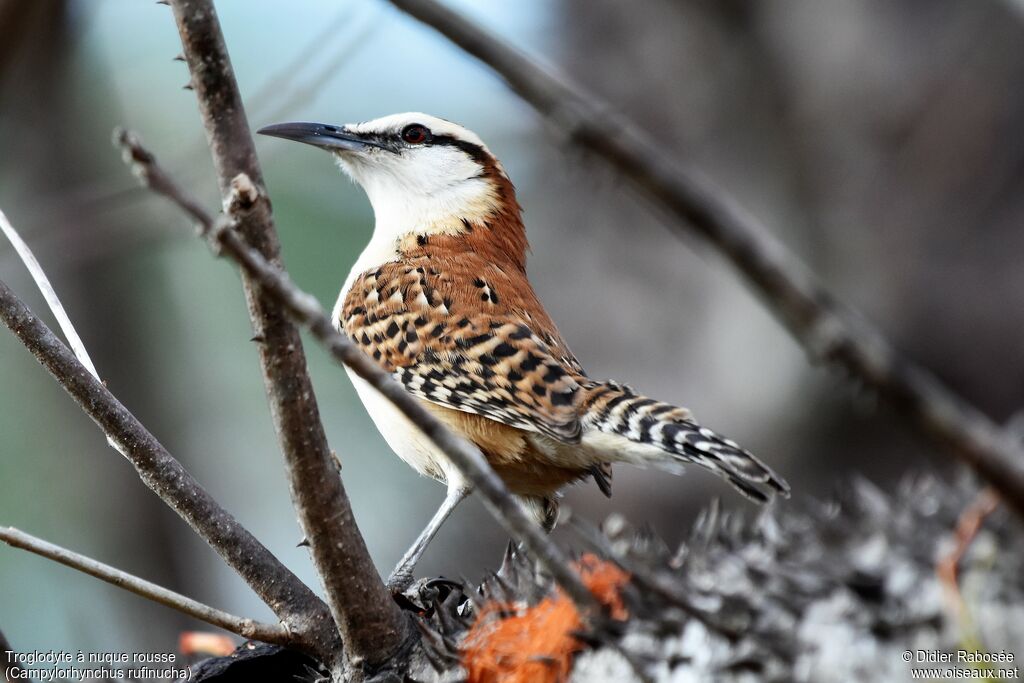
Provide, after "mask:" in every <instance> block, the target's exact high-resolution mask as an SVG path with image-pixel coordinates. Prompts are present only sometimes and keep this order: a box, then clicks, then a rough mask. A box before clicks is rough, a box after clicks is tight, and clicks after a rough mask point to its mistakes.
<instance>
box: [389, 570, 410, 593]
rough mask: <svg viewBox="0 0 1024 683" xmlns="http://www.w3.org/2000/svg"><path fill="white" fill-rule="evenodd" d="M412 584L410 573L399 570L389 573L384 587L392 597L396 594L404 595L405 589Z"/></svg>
mask: <svg viewBox="0 0 1024 683" xmlns="http://www.w3.org/2000/svg"><path fill="white" fill-rule="evenodd" d="M412 582H413V576H412V572H411V571H409V570H408V569H404V568H401V569H396V570H395V571H393V572H391V576H389V577H388V580H387V583H386V585H387V587H388V590H389V591H391V593H392V594H393V595H397V594H398V593H404V592H405V589H406V588H408V587H409V586H411V585H412Z"/></svg>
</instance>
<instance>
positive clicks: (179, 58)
mask: <svg viewBox="0 0 1024 683" xmlns="http://www.w3.org/2000/svg"><path fill="white" fill-rule="evenodd" d="M171 61H172V62H184V61H185V55H183V54H181V53H178V54H176V55H174V57H173V58H172V59H171Z"/></svg>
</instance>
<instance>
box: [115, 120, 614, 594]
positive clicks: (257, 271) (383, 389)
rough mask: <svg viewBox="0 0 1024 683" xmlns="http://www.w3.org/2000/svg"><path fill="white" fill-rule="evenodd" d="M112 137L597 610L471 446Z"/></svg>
mask: <svg viewBox="0 0 1024 683" xmlns="http://www.w3.org/2000/svg"><path fill="white" fill-rule="evenodd" d="M118 139H119V141H120V143H121V144H122V146H123V147H124V149H125V152H126V153H125V157H126V159H130V160H131V161H133V162H134V164H135V173H136V175H138V176H139V177H140V178H141V179H142V180H143V181H144V182H145V183H146V184H147V185H148V186H149V187H150V188H151V189H152V190H154V191H155V192H157V193H159V194H161V195H163V196H164V197H166V198H168V199H170V200H171V201H172V202H174V203H175V204H177V205H178V206H179V207H180V208H181V209H182V210H183V211H185V213H187V214H188V215H189V216H191V217H192V218H193V219H194V220H195V221H196V222H197V223H198V224H199V226H200V230H201V232H202V234H204V235H205V236H207V237H208V238H209V239H210V241H211V243H212V245H213V246H214V247H215V248H216V249H217V250H218V251H219V252H220V253H221V254H222V255H224V256H226V257H228V258H230V259H231V260H232V261H234V262H235V263H237V264H238V265H240V266H241V267H242V269H243V270H244V271H245V272H246V273H248V274H249V277H250V278H251V280H252V281H254V282H256V283H258V284H259V286H260V288H261V289H262V291H263V292H264V293H265V294H266V295H267V296H269V297H270V298H272V299H273V301H274V302H276V304H277V305H279V306H280V307H281V309H282V310H284V311H287V313H288V314H289V315H290V316H291V317H292V318H293V319H294V320H295V321H296V322H298V323H299V324H302V325H305V326H306V327H308V328H309V330H310V331H311V332H312V333H313V336H314V337H315V338H316V339H317V340H318V341H319V342H320V343H321V344H322V345H323V346H324V347H325V348H326V349H327V350H328V352H330V354H331V355H332V356H333V357H334V358H335V360H337V361H339V362H340V363H342V364H344V365H346V366H348V367H349V368H351V369H352V370H354V371H355V373H356V374H357V375H359V376H360V377H362V378H363V379H365V380H366V381H367V382H368V383H369V384H370V385H371V386H373V387H374V388H375V389H377V391H379V392H380V393H381V394H382V395H383V396H384V397H385V398H387V399H388V400H389V401H391V403H392V404H394V405H395V407H396V408H398V409H399V410H400V411H402V413H403V414H404V415H405V416H406V417H407V418H409V420H410V421H411V422H412V423H413V424H414V425H416V427H417V428H418V429H419V430H420V431H421V432H423V434H424V435H426V436H427V437H428V438H429V439H430V440H431V441H432V442H433V443H434V445H436V446H437V447H438V448H439V449H440V450H441V451H442V452H444V454H445V455H446V456H448V458H450V459H451V461H452V462H453V463H454V464H455V466H456V467H458V468H459V470H460V471H461V472H462V473H463V475H464V476H465V477H466V478H467V479H468V480H469V481H470V482H471V483H472V484H473V487H474V490H476V491H479V492H480V493H481V494H482V495H483V498H484V503H485V504H486V506H487V507H488V509H489V510H490V511H491V513H492V514H493V515H494V516H495V518H496V519H497V520H498V521H499V522H500V523H501V524H502V525H503V526H504V527H505V529H506V530H508V532H509V533H510V534H512V536H513V537H514V538H516V539H519V540H521V541H522V542H523V544H524V545H525V546H526V549H527V550H528V551H529V552H530V554H531V555H532V556H533V557H535V558H536V559H537V560H538V561H539V562H540V563H541V564H542V565H543V566H544V567H545V569H546V570H547V571H548V572H549V573H550V574H551V576H552V578H554V580H555V581H556V582H558V584H559V585H560V586H561V587H562V589H563V590H565V592H566V593H567V594H568V595H569V596H570V597H571V598H572V599H573V600H574V601H575V602H576V603H577V604H578V605H579V606H580V607H581V609H584V610H586V611H588V612H590V613H591V614H596V613H598V612H599V611H600V607H599V603H598V602H597V600H596V599H595V598H594V596H593V594H592V593H591V592H590V591H589V590H588V589H587V587H586V586H585V585H584V584H583V582H582V581H581V580H580V577H579V575H578V574H577V573H576V572H575V570H573V569H572V567H571V566H570V563H569V560H568V557H566V555H565V553H563V552H562V551H561V549H560V548H558V546H557V545H555V544H554V543H553V542H552V541H551V539H550V538H549V537H548V536H547V535H546V534H545V533H544V532H543V531H542V530H541V528H540V526H538V525H537V524H536V523H535V522H534V521H533V520H531V519H530V518H529V517H527V515H526V512H525V511H524V510H523V508H522V507H521V506H520V505H519V504H518V503H517V502H516V501H515V500H514V499H513V498H512V495H511V494H510V493H509V491H508V489H507V488H506V487H505V484H504V482H502V480H501V478H499V477H498V475H497V474H495V472H494V470H493V469H491V467H490V465H488V463H487V460H486V459H485V458H484V456H483V454H482V453H481V452H480V450H479V449H478V448H476V447H475V446H474V445H473V444H471V443H470V442H468V441H466V440H465V439H463V438H461V437H459V436H456V435H455V434H454V433H452V432H451V431H450V430H448V429H447V428H446V427H445V426H444V425H443V424H442V423H441V422H440V421H439V420H438V419H437V418H435V417H434V416H433V415H432V414H431V413H430V412H428V411H427V409H426V408H424V407H423V405H422V404H421V403H420V402H419V399H417V398H415V397H413V396H412V395H411V394H409V393H408V392H407V391H406V390H405V388H404V387H402V385H400V384H399V383H398V382H396V381H395V380H394V379H393V378H392V377H391V375H389V374H388V373H387V372H385V371H384V370H383V369H381V368H380V367H379V366H378V365H377V364H376V363H374V362H373V361H372V360H371V359H370V358H369V356H367V355H366V354H364V353H363V352H362V351H360V350H359V348H358V347H357V346H355V345H354V344H353V343H352V342H351V341H350V340H349V339H348V337H346V336H345V335H343V334H341V333H340V332H338V331H337V330H335V329H334V326H333V325H332V324H331V319H330V317H329V316H328V315H327V313H326V312H325V311H324V310H323V308H321V306H320V304H319V303H317V300H316V298H315V297H313V296H312V295H311V294H307V293H306V292H304V291H302V290H301V289H299V288H298V287H296V286H295V284H294V283H292V281H291V279H290V278H289V277H288V275H287V273H286V272H284V271H283V270H282V269H281V268H280V267H279V266H277V265H275V264H272V263H270V262H268V261H267V260H266V259H265V258H263V256H262V255H261V254H260V253H259V252H258V251H256V250H255V249H253V248H252V247H250V246H249V245H247V244H246V243H245V242H244V241H243V240H242V238H241V237H240V236H239V234H238V233H237V232H236V231H235V230H234V227H233V223H232V222H231V221H230V220H224V221H216V220H214V218H213V216H211V215H210V214H209V213H207V212H206V211H205V210H204V209H203V208H202V207H201V206H200V205H199V204H198V203H197V202H196V201H195V200H193V199H192V198H191V197H189V196H188V195H186V194H185V193H184V191H182V189H181V188H180V187H179V186H178V184H177V183H175V182H174V180H173V179H172V178H171V177H170V176H169V175H168V174H167V173H166V172H165V171H164V170H163V168H162V167H161V166H160V165H159V164H158V163H157V161H156V159H155V158H154V157H153V155H152V154H151V153H150V152H149V151H147V150H146V149H145V148H143V147H142V145H141V143H140V142H139V141H138V139H137V138H135V137H134V136H133V135H131V134H130V133H126V132H122V133H120V135H119V136H118ZM266 201H267V199H266V197H264V196H263V195H261V194H260V193H259V190H258V188H257V187H256V186H255V185H253V184H252V183H251V182H250V181H249V179H248V178H247V177H246V176H244V175H240V176H238V177H237V178H236V179H235V181H234V183H233V187H232V193H231V197H230V199H229V201H227V202H226V205H227V207H228V212H229V216H232V217H233V215H234V212H235V211H236V210H245V207H247V206H251V205H253V204H256V203H265V202H266Z"/></svg>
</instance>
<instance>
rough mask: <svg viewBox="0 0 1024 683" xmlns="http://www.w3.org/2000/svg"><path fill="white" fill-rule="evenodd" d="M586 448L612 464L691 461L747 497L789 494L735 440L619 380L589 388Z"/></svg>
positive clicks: (760, 499) (784, 485) (778, 479)
mask: <svg viewBox="0 0 1024 683" xmlns="http://www.w3.org/2000/svg"><path fill="white" fill-rule="evenodd" d="M583 408H584V412H583V415H584V419H583V429H584V433H583V444H584V445H585V446H590V447H591V448H594V449H595V450H598V451H599V452H601V454H602V455H604V456H605V457H607V458H608V460H609V461H612V462H633V463H637V464H640V463H643V462H649V463H652V464H662V465H666V464H671V463H673V462H675V463H686V462H693V463H696V464H698V465H700V466H701V467H704V468H706V469H708V470H711V471H712V472H714V473H715V474H717V475H719V476H721V477H723V478H725V479H727V480H728V481H729V483H730V484H732V485H733V486H734V487H736V488H737V489H738V490H739V491H740V492H741V493H743V495H745V496H747V497H748V498H750V499H752V500H755V501H758V502H762V503H763V502H766V501H767V500H768V499H769V497H770V494H772V493H778V494H781V495H783V496H788V495H789V485H788V484H787V483H786V482H785V480H783V479H782V477H780V476H779V475H777V474H775V473H774V472H773V471H772V470H771V469H770V468H769V467H768V466H767V465H765V464H764V463H762V462H761V461H760V460H758V459H757V458H755V457H754V456H753V455H751V454H750V453H749V452H747V451H746V450H744V449H743V448H740V446H739V445H738V444H736V442H735V441H732V440H730V439H726V438H725V437H722V436H719V435H718V434H716V433H715V432H713V431H711V430H710V429H708V428H707V427H702V426H701V425H699V424H697V423H696V422H695V421H694V420H693V417H692V416H691V415H690V411H688V410H687V409H686V408H679V407H676V406H673V405H670V404H668V403H662V402H661V401H656V400H654V399H653V398H647V397H645V396H640V395H639V394H636V393H634V392H633V390H632V389H630V388H629V387H627V386H624V385H621V384H618V383H615V382H595V383H593V384H592V385H590V386H589V387H587V396H586V399H585V402H584V406H583Z"/></svg>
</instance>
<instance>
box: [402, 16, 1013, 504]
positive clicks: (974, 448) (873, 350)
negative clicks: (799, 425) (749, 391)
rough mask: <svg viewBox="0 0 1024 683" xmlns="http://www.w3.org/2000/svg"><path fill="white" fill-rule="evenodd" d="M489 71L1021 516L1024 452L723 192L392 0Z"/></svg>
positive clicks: (446, 24)
mask: <svg viewBox="0 0 1024 683" xmlns="http://www.w3.org/2000/svg"><path fill="white" fill-rule="evenodd" d="M389 1H390V2H391V4H392V5H394V6H396V7H398V8H399V9H401V10H402V11H404V12H406V13H407V14H409V15H410V16H412V17H414V18H415V19H417V20H419V21H421V22H423V23H424V24H426V25H428V26H430V27H432V28H434V29H436V30H437V31H438V32H440V33H441V34H442V35H444V36H445V37H446V38H448V39H449V40H451V41H452V42H453V43H455V44H456V45H458V46H459V47H460V48H462V49H463V50H465V51H466V52H468V53H469V54H471V55H473V56H474V57H476V58H477V59H479V60H480V61H482V62H484V63H485V64H487V65H488V66H490V67H491V68H492V69H494V70H495V71H496V72H497V73H498V74H499V75H500V76H501V77H502V78H504V79H505V81H506V82H507V83H508V85H509V87H510V88H511V89H512V90H513V91H514V92H515V93H517V94H518V95H519V96H521V97H522V98H523V99H524V100H526V101H527V102H529V103H530V104H531V105H533V107H534V108H536V109H537V111H539V112H540V113H541V114H543V115H544V116H545V117H547V118H548V119H549V121H550V122H551V123H552V124H553V125H554V126H555V128H556V129H557V130H558V131H559V132H561V133H562V134H563V135H565V136H566V137H567V138H568V139H569V140H570V141H571V142H572V143H574V144H576V145H578V146H580V147H582V148H584V149H586V150H589V151H591V152H593V153H595V154H597V155H598V156H600V157H602V158H603V159H605V160H606V161H607V162H609V163H610V164H611V165H612V166H613V167H614V168H616V169H617V170H618V171H620V172H621V173H622V174H623V175H624V176H626V177H627V178H628V179H630V180H631V181H633V183H634V184H635V185H636V187H637V189H639V190H640V191H641V192H642V193H643V194H644V195H646V196H647V197H648V198H649V199H651V200H653V202H654V203H655V204H656V205H657V206H659V207H660V208H663V209H665V210H667V211H668V213H669V214H670V215H672V216H673V217H675V218H676V219H677V220H675V221H673V222H672V224H671V227H672V228H673V229H674V230H676V231H677V232H679V233H686V232H697V233H698V234H700V235H701V236H703V237H704V238H705V239H707V240H708V241H709V242H710V243H711V244H712V245H713V246H714V247H715V248H716V249H717V250H718V251H719V252H720V253H721V254H722V255H723V256H724V257H725V258H726V259H728V260H729V262H730V263H732V265H733V266H734V267H735V268H736V269H737V270H738V271H739V272H740V273H741V274H742V275H743V276H744V278H745V279H746V281H747V284H748V285H750V286H751V287H752V288H753V289H754V291H755V292H757V293H758V294H760V295H761V297H762V299H763V301H764V302H765V304H766V305H767V306H768V308H769V309H770V310H771V311H772V312H773V313H774V314H775V315H776V316H777V317H778V318H779V319H780V320H781V321H782V323H783V324H784V325H785V327H786V329H787V330H789V332H790V334H792V335H793V337H794V338H795V339H796V340H797V341H798V342H799V343H800V344H801V345H802V346H803V347H804V349H805V350H806V351H807V353H808V354H809V355H810V356H811V358H812V359H814V360H815V361H820V362H825V363H828V364H830V365H834V366H836V367H839V368H841V369H843V370H844V371H845V372H846V373H848V374H849V375H850V376H851V377H852V378H853V379H855V380H856V381H858V382H861V383H863V384H865V385H866V386H868V387H871V388H872V389H874V390H875V391H877V392H878V393H879V394H880V395H881V396H883V397H884V398H886V399H888V400H889V401H890V402H891V404H892V405H893V406H894V407H896V408H897V409H899V410H900V411H901V412H902V413H903V414H904V415H906V416H907V417H908V418H910V422H911V423H912V424H913V425H914V426H915V427H916V428H917V429H919V430H921V431H923V432H926V433H928V434H929V435H931V436H932V437H934V438H935V439H936V440H937V441H939V442H940V443H941V444H943V445H945V446H947V447H949V448H951V450H952V451H953V453H955V454H956V455H957V456H958V457H959V458H960V459H961V460H963V461H964V462H966V463H967V464H968V465H970V466H971V467H972V468H973V469H974V470H975V471H976V472H977V473H978V474H979V475H980V476H981V477H982V478H984V479H985V480H986V481H988V482H990V483H991V484H992V485H993V486H994V487H995V488H996V489H998V490H999V492H1000V493H1001V494H1002V497H1003V499H1004V500H1006V501H1007V502H1008V503H1009V504H1011V505H1012V506H1013V507H1014V508H1015V509H1016V510H1017V512H1018V513H1020V514H1022V515H1024V448H1022V447H1021V445H1020V444H1019V443H1018V442H1017V440H1016V439H1014V438H1013V437H1012V435H1010V434H1008V433H1007V432H1006V431H1005V430H1003V429H1002V428H1000V427H999V426H998V425H996V424H995V423H994V422H992V421H991V420H990V419H989V418H988V417H987V416H985V415H984V414H983V413H982V412H981V411H979V410H978V409H976V408H975V407H973V406H972V405H970V404H969V403H967V402H966V401H965V400H964V399H963V398H962V397H960V396H958V395H957V394H955V393H954V392H953V391H951V390H950V389H949V388H948V387H946V386H945V385H943V384H942V383H941V382H940V381H939V380H938V379H937V378H936V377H935V376H934V375H932V374H931V373H930V372H928V371H927V370H925V369H924V368H922V367H920V366H918V365H916V364H914V363H913V362H912V361H911V360H910V359H908V358H905V357H904V356H902V355H900V354H899V353H897V352H896V351H895V350H894V349H893V348H892V346H891V345H890V344H889V343H888V341H887V340H886V339H885V338H884V337H883V336H882V335H881V334H880V333H879V332H878V331H877V330H875V329H874V328H872V327H871V326H870V325H869V324H868V323H867V322H865V321H863V320H861V319H859V318H858V317H857V316H855V315H853V314H852V313H851V312H850V311H849V310H848V309H847V308H846V307H845V306H843V305H841V304H840V303H839V302H838V301H837V300H836V299H835V298H834V297H833V296H832V295H831V294H830V293H829V292H828V291H826V290H825V289H824V288H823V287H822V286H821V285H820V284H819V283H818V282H817V281H816V280H815V279H814V278H813V277H812V276H811V275H810V273H809V271H808V269H807V268H806V267H805V266H804V265H803V264H802V263H800V262H799V261H798V260H797V259H796V258H795V257H793V256H792V255H791V254H789V253H788V252H787V251H786V250H785V249H784V248H783V247H782V246H781V245H780V244H778V243H777V242H776V241H774V240H771V239H770V238H769V237H768V232H767V230H766V229H765V228H764V226H763V225H761V223H760V222H759V221H757V220H756V219H755V218H753V217H752V216H750V215H748V214H746V213H745V212H743V211H742V210H741V209H740V208H739V206H737V204H736V202H735V201H734V200H733V199H732V198H731V197H730V196H729V195H728V194H727V193H726V192H724V191H723V190H722V189H721V188H719V187H717V186H715V185H713V184H712V183H711V182H709V181H708V180H707V179H706V178H704V177H703V176H702V175H701V174H700V173H699V172H697V171H696V170H695V169H692V168H687V167H684V166H682V165H681V164H679V163H678V162H676V161H675V160H674V159H672V158H671V157H670V156H669V155H668V154H666V153H665V152H664V151H663V150H662V148H661V147H659V146H658V145H657V144H656V142H655V141H654V140H653V139H652V138H651V137H650V136H649V135H647V134H646V133H645V132H643V131H641V130H639V129H638V128H637V127H636V126H635V125H633V124H632V123H631V122H630V121H628V120H627V119H625V118H624V117H623V116H622V115H620V114H618V113H617V112H615V111H614V110H613V109H612V107H611V105H609V104H608V103H606V102H603V101H601V100H600V99H598V98H596V97H594V96H593V95H591V94H590V93H587V92H585V91H584V90H583V89H582V88H581V87H580V86H578V85H576V84H574V83H571V82H569V81H568V80H567V79H566V78H565V77H563V76H561V75H558V74H555V73H554V72H552V71H550V70H548V69H546V68H544V67H542V66H540V65H538V64H537V63H536V62H534V61H533V60H532V59H531V58H529V57H527V56H526V55H525V54H523V53H522V52H520V51H518V50H516V49H515V48H513V47H511V46H510V45H508V44H507V43H505V42H504V41H503V40H501V39H500V38H498V37H497V36H495V35H493V34H492V33H490V32H488V31H486V30H485V29H483V28H481V27H479V26H477V25H476V24H474V23H473V22H471V21H469V20H468V19H466V18H465V17H463V16H462V15H460V14H459V13H457V12H454V11H452V10H450V9H448V8H447V7H445V6H444V5H442V4H440V3H438V2H436V1H435V0H389Z"/></svg>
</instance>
